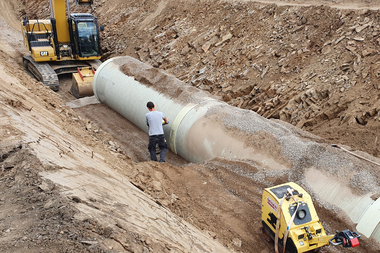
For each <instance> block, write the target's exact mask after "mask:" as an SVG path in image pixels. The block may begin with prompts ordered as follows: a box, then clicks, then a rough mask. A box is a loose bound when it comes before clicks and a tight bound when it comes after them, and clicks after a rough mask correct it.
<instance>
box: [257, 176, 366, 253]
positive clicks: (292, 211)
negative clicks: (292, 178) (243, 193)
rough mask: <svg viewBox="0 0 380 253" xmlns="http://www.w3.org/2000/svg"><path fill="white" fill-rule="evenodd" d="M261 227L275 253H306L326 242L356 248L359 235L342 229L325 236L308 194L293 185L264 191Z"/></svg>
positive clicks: (283, 185)
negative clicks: (272, 242) (270, 241)
mask: <svg viewBox="0 0 380 253" xmlns="http://www.w3.org/2000/svg"><path fill="white" fill-rule="evenodd" d="M262 224H263V228H264V231H265V232H266V233H267V234H268V235H269V236H270V237H271V238H272V240H273V241H274V249H275V252H279V251H278V250H279V249H282V250H281V252H285V251H286V252H290V253H301V252H308V251H313V250H316V249H319V248H321V247H323V246H326V245H329V243H332V244H333V245H339V244H342V245H343V246H344V247H356V246H358V245H359V241H358V238H359V237H360V235H359V234H358V233H356V232H350V231H349V230H344V231H342V232H337V234H336V235H326V232H325V230H324V229H323V227H322V224H321V222H320V221H319V218H318V215H317V213H316V211H315V208H314V205H313V202H312V199H311V197H310V195H309V194H308V193H307V192H306V191H305V190H304V189H302V188H301V187H300V186H299V185H297V184H295V183H293V182H289V183H286V184H282V185H278V186H274V187H271V188H266V189H264V191H263V198H262ZM284 242H285V243H284ZM284 249H285V250H284Z"/></svg>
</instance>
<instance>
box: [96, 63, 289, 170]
mask: <svg viewBox="0 0 380 253" xmlns="http://www.w3.org/2000/svg"><path fill="white" fill-rule="evenodd" d="M93 90H94V94H95V96H96V97H97V99H98V100H99V101H100V102H101V103H105V104H107V105H108V106H109V107H111V108H112V109H114V110H115V111H117V112H118V113H120V114H121V115H123V116H124V117H125V118H127V119H128V120H129V121H131V122H132V123H134V124H135V125H136V126H138V127H139V128H140V129H142V130H143V131H145V132H148V127H147V125H146V122H145V114H146V113H147V112H148V110H147V108H146V103H147V102H148V101H153V102H154V104H155V105H156V110H158V111H162V112H164V113H165V116H166V117H167V118H168V120H169V124H168V125H166V126H164V131H165V137H166V139H167V141H168V144H169V148H170V149H171V150H172V151H173V152H174V153H176V154H178V155H180V156H181V157H183V158H185V159H186V160H188V161H190V162H201V161H205V160H209V159H212V158H214V157H224V158H235V159H253V160H255V161H258V162H259V163H260V164H261V165H262V166H268V167H271V169H276V170H278V169H287V168H289V166H288V165H290V163H289V162H288V161H287V159H286V158H285V157H284V156H282V155H276V156H274V155H273V150H271V148H273V147H271V145H277V149H279V151H280V148H279V147H278V144H276V143H275V142H276V141H275V140H274V138H273V137H271V136H268V138H269V139H270V140H269V139H268V143H267V145H264V143H262V141H261V140H260V139H261V137H259V136H258V133H249V132H247V131H245V130H241V129H239V125H238V124H239V123H238V121H237V120H236V119H230V120H227V122H226V116H227V115H235V116H239V115H240V116H239V117H241V116H243V115H244V113H243V114H241V111H243V110H240V109H238V108H235V107H231V106H228V105H227V104H226V103H224V102H222V101H219V100H218V99H217V98H214V97H211V96H210V95H208V94H206V93H204V92H202V91H200V90H198V89H196V88H194V87H192V86H188V85H186V84H185V83H183V82H181V81H180V80H178V79H176V78H175V77H174V76H171V75H168V74H166V73H164V72H162V71H161V70H159V69H156V68H153V67H151V66H149V65H147V64H144V63H141V62H140V61H138V60H136V59H134V58H132V57H128V56H122V57H116V58H112V59H109V60H107V61H106V62H104V63H103V64H102V65H101V66H100V67H99V68H98V69H97V71H96V74H95V76H94V81H93ZM231 110H232V111H231ZM244 111H246V110H244ZM249 113H251V114H252V115H255V116H256V117H257V118H261V117H260V116H258V115H257V114H256V113H254V112H249ZM243 117H244V116H243ZM261 120H262V119H261ZM228 121H230V122H228ZM241 122H244V121H243V120H241ZM264 126H265V124H264ZM250 139H251V141H249V140H250ZM255 140H256V141H255ZM252 141H253V142H252ZM258 142H260V143H258ZM255 143H256V144H258V145H255ZM266 147H267V148H266ZM258 148H260V150H259V149H258ZM280 152H281V151H280Z"/></svg>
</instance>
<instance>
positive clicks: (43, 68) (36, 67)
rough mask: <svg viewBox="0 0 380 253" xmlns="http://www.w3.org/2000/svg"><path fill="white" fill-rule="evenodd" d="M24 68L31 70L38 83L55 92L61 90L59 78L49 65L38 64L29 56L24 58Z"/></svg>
mask: <svg viewBox="0 0 380 253" xmlns="http://www.w3.org/2000/svg"><path fill="white" fill-rule="evenodd" d="M23 62H24V67H25V68H26V69H27V70H29V71H30V72H31V73H32V74H33V76H34V77H35V78H37V80H38V81H41V82H42V83H43V84H44V85H45V86H48V87H49V88H50V89H52V90H54V91H58V90H59V81H58V76H57V74H56V73H55V71H54V70H53V69H52V68H51V66H50V65H49V64H48V63H38V62H35V61H34V60H33V58H32V57H31V56H29V55H27V56H24V58H23Z"/></svg>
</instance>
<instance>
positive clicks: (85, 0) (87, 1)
mask: <svg viewBox="0 0 380 253" xmlns="http://www.w3.org/2000/svg"><path fill="white" fill-rule="evenodd" d="M76 3H77V5H84V6H90V5H92V4H93V0H76Z"/></svg>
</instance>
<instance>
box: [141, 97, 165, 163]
mask: <svg viewBox="0 0 380 253" xmlns="http://www.w3.org/2000/svg"><path fill="white" fill-rule="evenodd" d="M146 107H148V110H149V112H148V113H147V114H145V118H146V124H147V125H148V127H149V145H148V150H149V153H150V159H151V160H152V161H157V156H156V145H157V143H158V147H159V148H160V150H161V153H160V162H161V163H163V162H165V155H166V149H167V147H168V145H167V143H166V140H165V136H164V128H163V127H162V123H163V122H162V121H164V122H165V124H167V123H168V120H167V119H166V117H165V114H164V113H163V112H159V111H156V109H155V108H154V104H153V102H148V103H147V104H146Z"/></svg>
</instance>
